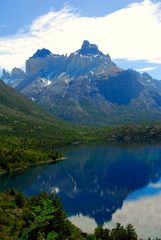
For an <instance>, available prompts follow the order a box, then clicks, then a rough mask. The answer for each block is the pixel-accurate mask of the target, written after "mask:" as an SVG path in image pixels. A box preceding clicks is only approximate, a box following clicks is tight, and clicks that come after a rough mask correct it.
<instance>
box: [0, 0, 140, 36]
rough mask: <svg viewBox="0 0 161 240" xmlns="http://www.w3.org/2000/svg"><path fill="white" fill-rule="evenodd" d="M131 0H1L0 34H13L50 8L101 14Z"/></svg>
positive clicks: (91, 14) (92, 14)
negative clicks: (65, 8) (71, 8)
mask: <svg viewBox="0 0 161 240" xmlns="http://www.w3.org/2000/svg"><path fill="white" fill-rule="evenodd" d="M133 2H141V1H138V0H136V1H133V0H100V1H99V0H67V1H64V0H1V2H0V9H1V17H0V36H4V35H8V34H14V33H15V32H17V31H18V30H19V29H20V28H21V27H22V26H24V25H29V24H31V22H32V21H33V20H34V19H36V18H37V17H39V16H41V15H44V14H45V13H47V12H48V11H50V10H51V9H54V10H60V9H62V8H63V6H64V5H70V6H72V7H74V8H76V9H78V11H80V14H81V15H85V16H103V15H106V14H108V13H112V12H114V11H116V10H118V9H121V8H123V7H125V6H127V5H128V4H130V3H133Z"/></svg>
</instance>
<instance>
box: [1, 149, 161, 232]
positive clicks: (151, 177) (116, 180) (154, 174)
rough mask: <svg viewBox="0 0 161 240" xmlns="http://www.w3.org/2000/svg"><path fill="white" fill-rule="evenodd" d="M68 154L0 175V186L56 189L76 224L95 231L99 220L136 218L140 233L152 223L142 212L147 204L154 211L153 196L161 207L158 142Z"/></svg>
mask: <svg viewBox="0 0 161 240" xmlns="http://www.w3.org/2000/svg"><path fill="white" fill-rule="evenodd" d="M64 152H65V155H66V156H67V157H68V159H67V160H64V161H61V162H59V163H57V164H50V165H44V166H38V167H32V168H31V169H28V170H26V171H24V172H22V173H20V174H17V175H6V176H5V177H4V176H3V177H1V178H0V190H1V191H2V190H6V189H8V188H11V187H12V188H16V189H17V190H19V191H22V192H24V193H25V194H26V195H33V194H38V193H39V192H42V191H46V192H49V193H51V192H56V194H57V195H58V196H59V197H60V198H61V200H62V202H63V204H64V208H65V210H66V211H67V213H68V215H69V218H70V219H71V220H72V222H74V223H75V224H77V225H78V226H79V227H81V228H82V229H83V230H86V231H91V230H93V228H94V227H96V224H105V226H106V227H110V226H113V225H114V224H115V223H116V222H119V221H120V222H121V223H125V224H127V223H128V222H130V223H132V224H133V222H134V223H135V222H136V223H135V226H136V229H137V228H138V231H141V230H140V229H141V225H143V224H144V225H146V221H147V225H148V224H149V223H148V221H149V219H146V217H147V218H149V217H150V215H148V214H145V216H144V212H143V210H145V209H146V207H148V206H149V209H151V208H150V206H151V204H152V205H154V203H152V201H154V199H155V202H156V204H157V209H158V210H157V214H158V211H159V209H160V210H161V207H160V206H159V199H161V197H160V194H161V184H160V182H159V179H160V177H161V146H160V145H154V146H153V145H128V146H127V145H97V146H81V147H76V148H73V149H72V148H71V149H70V148H69V149H66V150H64ZM157 182H158V184H157ZM159 197H160V198H159ZM149 199H150V200H149ZM156 204H155V205H156ZM158 206H159V207H158ZM155 207H156V206H153V210H154V208H155ZM139 208H140V210H139V211H138V209H139ZM147 212H148V210H147ZM159 214H160V212H159ZM139 215H140V216H139ZM153 215H155V214H153ZM160 215H161V214H160ZM134 218H135V219H134ZM154 218H155V217H154ZM141 219H143V220H141ZM134 220H135V221H134ZM143 221H145V222H143ZM150 222H151V221H150ZM160 222H161V219H160ZM139 224H140V225H139ZM151 225H153V224H151ZM139 226H140V228H139ZM156 227H157V226H156ZM158 227H159V226H158ZM145 229H146V226H145ZM147 229H148V228H147ZM160 229H161V228H160ZM159 231H160V232H159ZM151 232H152V231H150V230H149V233H151ZM140 234H141V236H144V233H141V232H140ZM146 234H148V233H147V232H146ZM154 234H156V230H155V232H154ZM158 234H161V230H158ZM147 236H150V235H147ZM152 236H153V235H152ZM154 237H158V235H157V236H155V235H154Z"/></svg>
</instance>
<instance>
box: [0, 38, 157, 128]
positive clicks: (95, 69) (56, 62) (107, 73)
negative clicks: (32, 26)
mask: <svg viewBox="0 0 161 240" xmlns="http://www.w3.org/2000/svg"><path fill="white" fill-rule="evenodd" d="M1 78H2V79H3V80H4V81H5V82H6V83H7V84H9V85H10V86H12V87H15V88H16V89H17V90H18V91H20V92H21V93H23V94H25V95H26V96H27V97H29V98H30V99H32V100H33V101H34V102H36V103H38V104H39V105H41V106H42V107H43V108H45V109H46V110H47V111H48V112H50V113H52V114H53V115H55V116H57V117H58V118H60V119H63V120H66V121H69V122H72V123H76V124H90V125H91V124H92V125H116V124H125V123H134V122H135V123H139V122H145V121H146V122H147V121H157V120H160V119H161V82H160V81H159V80H156V79H153V78H152V77H151V76H150V75H149V74H147V73H143V74H140V73H138V72H137V71H134V70H132V69H128V70H123V69H121V68H119V67H118V66H117V65H116V64H115V63H114V62H113V61H112V60H111V58H110V56H109V55H105V54H104V53H102V52H101V51H100V50H99V49H98V46H97V45H95V44H91V43H90V42H89V41H87V40H85V41H84V42H83V44H82V46H81V48H80V49H79V50H77V51H76V52H74V53H71V54H70V55H69V56H67V55H58V54H53V53H51V52H50V51H49V50H48V49H41V50H38V51H37V52H36V53H35V54H34V55H33V56H32V57H30V58H29V59H28V60H27V61H26V71H25V72H23V71H22V70H21V69H18V68H14V69H13V70H12V72H11V73H8V72H7V71H6V70H3V76H2V77H1Z"/></svg>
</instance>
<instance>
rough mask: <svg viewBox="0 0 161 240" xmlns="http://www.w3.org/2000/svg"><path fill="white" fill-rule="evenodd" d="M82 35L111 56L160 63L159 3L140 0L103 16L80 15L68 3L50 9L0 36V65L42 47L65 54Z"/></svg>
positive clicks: (12, 63) (18, 63)
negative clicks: (15, 29)
mask: <svg viewBox="0 0 161 240" xmlns="http://www.w3.org/2000/svg"><path fill="white" fill-rule="evenodd" d="M84 39H88V40H89V41H91V42H93V43H96V44H98V45H99V47H100V49H101V50H102V51H104V52H105V53H109V54H110V55H111V57H112V58H113V59H115V58H126V59H130V60H147V61H150V62H154V63H161V3H153V2H151V1H150V0H144V1H143V2H142V3H134V4H131V5H129V6H128V7H126V8H124V9H121V10H119V11H116V12H114V13H112V14H109V15H107V16H104V17H82V16H80V15H79V14H77V13H76V12H75V11H74V10H72V9H70V8H69V7H66V8H64V9H63V10H61V11H59V12H54V11H51V12H49V13H47V14H46V15H44V16H41V17H39V18H37V19H36V20H35V21H34V22H33V23H32V24H31V26H29V27H27V28H26V27H25V28H24V29H20V31H19V32H18V33H17V34H15V35H13V36H10V37H3V38H0V66H4V67H6V68H9V69H10V68H12V67H13V66H22V65H24V63H25V60H26V59H27V58H29V57H30V56H31V55H32V54H33V53H34V52H35V51H36V50H37V49H38V48H43V47H45V48H48V49H50V50H51V51H52V52H54V53H68V54H69V53H70V52H72V51H75V50H77V49H78V48H79V47H80V45H81V43H82V41H83V40H84ZM3 52H4V53H5V54H3Z"/></svg>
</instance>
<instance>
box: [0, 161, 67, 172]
mask: <svg viewBox="0 0 161 240" xmlns="http://www.w3.org/2000/svg"><path fill="white" fill-rule="evenodd" d="M65 159H67V158H66V157H60V158H57V159H54V160H51V159H50V160H47V161H40V162H35V163H29V164H27V165H25V166H24V167H19V168H15V169H12V170H10V171H7V170H4V171H0V176H2V175H5V174H14V173H18V172H21V171H24V170H26V169H27V168H30V167H31V166H39V165H40V166H41V165H45V164H52V163H57V162H59V161H64V160H65Z"/></svg>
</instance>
